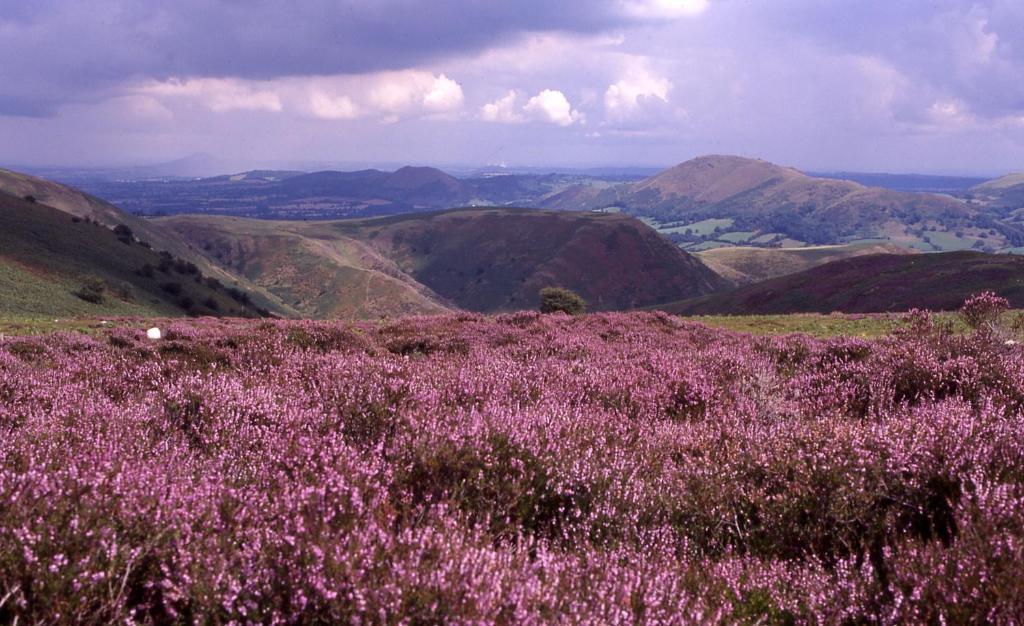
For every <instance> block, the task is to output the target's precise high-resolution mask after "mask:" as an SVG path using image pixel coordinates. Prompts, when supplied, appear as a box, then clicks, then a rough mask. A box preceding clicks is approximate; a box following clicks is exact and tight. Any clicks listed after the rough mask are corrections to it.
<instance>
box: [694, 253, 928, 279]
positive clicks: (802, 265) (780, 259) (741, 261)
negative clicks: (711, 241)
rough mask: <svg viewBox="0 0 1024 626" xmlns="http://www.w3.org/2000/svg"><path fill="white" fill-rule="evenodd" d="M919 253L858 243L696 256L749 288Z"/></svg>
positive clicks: (699, 254)
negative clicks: (839, 265) (836, 264)
mask: <svg viewBox="0 0 1024 626" xmlns="http://www.w3.org/2000/svg"><path fill="white" fill-rule="evenodd" d="M916 252H917V251H915V250H909V249H904V248H899V247H897V246H894V245H891V244H876V243H859V244H847V245H843V246H812V247H807V248H753V247H731V248H714V249H711V250H705V251H703V252H698V253H696V255H697V258H699V259H700V260H701V261H703V262H704V264H705V265H707V266H708V267H710V268H711V269H712V270H714V271H715V272H717V273H718V274H719V275H721V276H724V277H725V278H728V279H729V280H731V281H732V282H734V283H735V284H737V285H749V284H752V283H757V282H761V281H763V280H768V279H769V278H776V277H778V276H785V275H786V274H795V273H797V272H802V271H803V270H807V269H810V268H812V267H816V266H818V265H823V264H825V263H830V262H832V261H838V260H840V259H846V258H850V257H855V256H865V255H868V254H915V253H916Z"/></svg>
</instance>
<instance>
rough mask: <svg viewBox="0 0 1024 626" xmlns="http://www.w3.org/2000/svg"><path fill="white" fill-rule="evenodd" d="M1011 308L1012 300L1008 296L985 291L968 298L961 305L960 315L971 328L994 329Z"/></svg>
mask: <svg viewBox="0 0 1024 626" xmlns="http://www.w3.org/2000/svg"><path fill="white" fill-rule="evenodd" d="M1009 308H1010V302H1009V301H1008V300H1007V299H1006V298H1002V297H1000V296H997V295H996V294H995V293H993V292H991V291H985V292H982V293H979V294H975V295H973V296H971V297H970V298H968V299H967V300H966V301H965V302H964V304H963V306H962V307H960V316H961V317H962V318H963V320H964V323H966V324H967V325H968V326H970V327H971V328H975V329H988V330H994V329H995V327H996V326H997V325H998V324H999V320H1000V318H1002V316H1003V313H1005V312H1006V311H1007V309H1009Z"/></svg>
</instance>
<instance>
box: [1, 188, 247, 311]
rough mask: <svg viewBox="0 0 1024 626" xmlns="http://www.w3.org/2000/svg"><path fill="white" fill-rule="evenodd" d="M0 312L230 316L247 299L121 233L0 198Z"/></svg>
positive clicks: (20, 200) (244, 307) (35, 203)
mask: <svg viewBox="0 0 1024 626" xmlns="http://www.w3.org/2000/svg"><path fill="white" fill-rule="evenodd" d="M0 223H2V228H0V294H2V297H0V313H2V314H5V315H29V316H34V315H47V316H49V315H55V316H59V315H87V316H93V315H186V314H187V315H233V316H248V317H252V316H256V315H259V314H260V312H259V311H258V309H257V306H256V305H254V304H252V303H251V302H250V299H251V296H250V295H249V294H248V293H245V292H243V291H241V290H237V289H234V288H231V287H229V286H226V285H223V284H222V283H220V282H219V281H216V282H215V281H214V280H212V279H211V278H210V277H208V276H204V275H203V274H202V273H201V272H200V270H199V269H198V267H197V266H195V265H194V264H192V263H190V262H187V261H184V260H182V259H178V258H175V257H173V256H171V255H169V254H166V253H164V254H161V253H158V252H157V251H155V250H152V249H150V248H147V247H145V246H144V245H142V244H140V243H139V242H138V240H135V239H133V238H132V237H131V236H128V235H127V233H126V232H125V231H122V232H121V233H117V232H115V231H113V230H111V229H109V228H107V227H106V226H103V225H101V224H98V223H96V222H94V221H92V220H90V221H88V222H87V221H85V220H83V219H82V218H80V217H77V216H70V215H68V214H67V213H65V212H63V211H60V210H57V209H55V208H53V207H50V206H47V205H45V204H42V203H40V202H38V201H30V200H26V199H24V198H20V197H17V196H13V195H10V194H8V193H5V192H0Z"/></svg>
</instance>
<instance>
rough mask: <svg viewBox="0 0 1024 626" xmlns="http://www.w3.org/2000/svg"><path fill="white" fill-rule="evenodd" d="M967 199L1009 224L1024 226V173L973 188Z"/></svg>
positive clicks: (1003, 177)
mask: <svg viewBox="0 0 1024 626" xmlns="http://www.w3.org/2000/svg"><path fill="white" fill-rule="evenodd" d="M967 198H968V199H969V201H970V202H972V203H975V204H978V205H980V206H983V207H986V208H987V209H989V210H990V211H992V212H993V213H995V214H996V215H998V216H999V217H1000V218H1002V219H1003V220H1005V221H1007V222H1010V223H1013V224H1016V225H1020V226H1024V173H1022V174H1009V175H1007V176H1002V177H1000V178H996V179H994V180H990V181H987V182H985V183H982V184H980V185H978V186H976V187H972V188H971V189H970V191H969V192H968V194H967Z"/></svg>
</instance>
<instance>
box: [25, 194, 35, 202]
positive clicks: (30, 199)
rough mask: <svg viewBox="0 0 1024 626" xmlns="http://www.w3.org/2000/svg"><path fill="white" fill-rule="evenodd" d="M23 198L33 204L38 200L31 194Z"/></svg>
mask: <svg viewBox="0 0 1024 626" xmlns="http://www.w3.org/2000/svg"><path fill="white" fill-rule="evenodd" d="M24 199H25V202H31V203H32V204H35V203H36V202H38V200H36V197H35V196H33V195H32V194H28V195H27V196H25V198H24Z"/></svg>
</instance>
